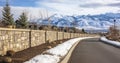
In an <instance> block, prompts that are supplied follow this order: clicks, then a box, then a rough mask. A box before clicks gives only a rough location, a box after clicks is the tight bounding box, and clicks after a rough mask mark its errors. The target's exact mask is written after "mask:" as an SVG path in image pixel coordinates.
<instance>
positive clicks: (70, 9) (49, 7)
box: [0, 0, 120, 19]
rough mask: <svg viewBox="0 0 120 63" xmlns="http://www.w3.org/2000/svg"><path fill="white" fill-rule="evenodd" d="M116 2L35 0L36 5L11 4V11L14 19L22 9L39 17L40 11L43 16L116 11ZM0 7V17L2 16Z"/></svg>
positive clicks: (99, 0) (97, 0)
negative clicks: (16, 5) (19, 5)
mask: <svg viewBox="0 0 120 63" xmlns="http://www.w3.org/2000/svg"><path fill="white" fill-rule="evenodd" d="M0 1H2V0H0ZM117 3H120V0H109V1H108V0H38V1H36V5H37V7H15V6H12V13H13V14H14V17H15V18H16V19H17V18H18V17H19V15H20V14H21V12H23V11H27V12H28V16H29V18H30V16H32V18H40V17H41V15H40V12H41V13H42V15H43V17H44V18H45V17H47V13H48V15H49V16H50V15H52V14H55V13H57V14H62V15H87V14H91V15H93V14H101V13H107V12H113V13H117V12H120V7H118V6H117V5H118V4H117ZM113 4H114V6H113ZM1 8H2V7H0V17H1V16H2V15H1V14H2V13H1V10H2V9H1Z"/></svg>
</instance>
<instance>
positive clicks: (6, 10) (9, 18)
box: [2, 1, 14, 26]
mask: <svg viewBox="0 0 120 63" xmlns="http://www.w3.org/2000/svg"><path fill="white" fill-rule="evenodd" d="M2 13H3V14H2V15H3V18H2V23H3V24H4V25H5V26H9V25H12V26H13V25H14V19H13V15H12V14H11V11H10V6H9V4H8V1H7V3H6V6H5V7H3V12H2Z"/></svg>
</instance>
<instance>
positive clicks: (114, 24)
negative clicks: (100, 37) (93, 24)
mask: <svg viewBox="0 0 120 63" xmlns="http://www.w3.org/2000/svg"><path fill="white" fill-rule="evenodd" d="M115 23H116V20H115V19H114V29H115V26H116V25H115Z"/></svg>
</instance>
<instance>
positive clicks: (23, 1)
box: [0, 0, 37, 7]
mask: <svg viewBox="0 0 120 63" xmlns="http://www.w3.org/2000/svg"><path fill="white" fill-rule="evenodd" d="M5 1H6V0H0V6H4V5H5V3H6V2H5ZM36 1H37V0H9V3H10V5H11V6H22V7H35V6H36V4H35V2H36Z"/></svg>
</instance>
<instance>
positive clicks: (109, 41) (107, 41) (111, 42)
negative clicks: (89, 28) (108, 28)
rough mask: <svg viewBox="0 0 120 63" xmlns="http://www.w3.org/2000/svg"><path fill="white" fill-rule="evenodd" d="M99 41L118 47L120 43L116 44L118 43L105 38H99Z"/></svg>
mask: <svg viewBox="0 0 120 63" xmlns="http://www.w3.org/2000/svg"><path fill="white" fill-rule="evenodd" d="M100 39H101V40H102V41H104V42H106V43H109V44H112V45H115V46H118V47H120V42H118V41H112V40H108V39H107V38H106V37H101V38H100Z"/></svg>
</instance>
